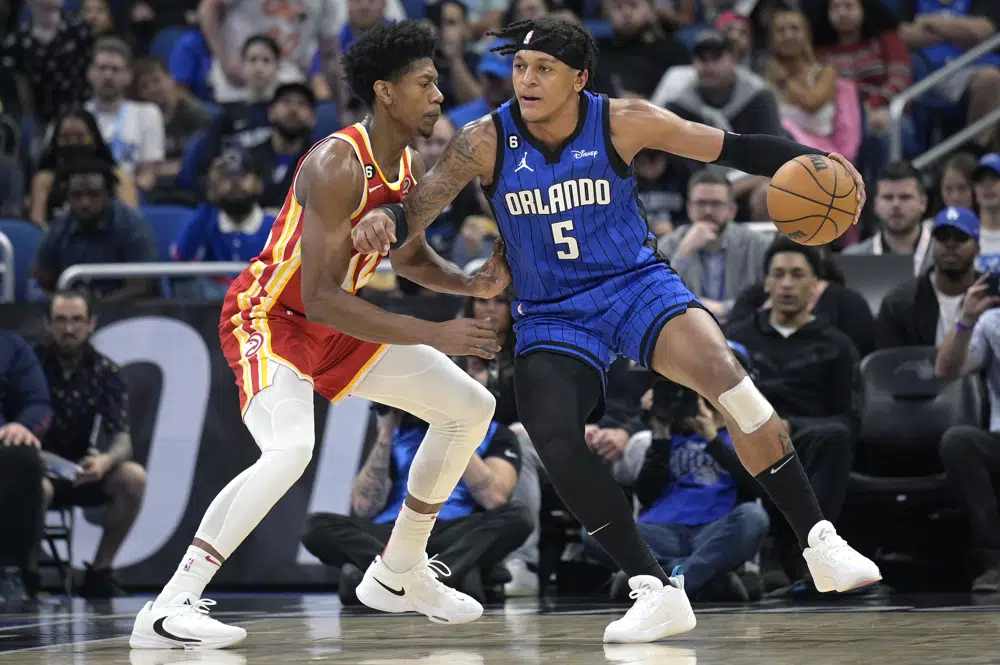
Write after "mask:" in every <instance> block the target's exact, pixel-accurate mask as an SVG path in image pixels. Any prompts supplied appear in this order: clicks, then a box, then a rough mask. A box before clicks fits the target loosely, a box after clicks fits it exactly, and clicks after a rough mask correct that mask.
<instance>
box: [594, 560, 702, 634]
mask: <svg viewBox="0 0 1000 665" xmlns="http://www.w3.org/2000/svg"><path fill="white" fill-rule="evenodd" d="M676 572H677V571H676V569H675V574H676ZM628 584H629V586H630V587H632V593H630V594H629V598H633V599H635V605H633V606H632V607H631V609H629V611H628V612H626V613H625V616H623V617H622V618H621V619H618V621H612V622H611V623H610V624H608V627H607V628H606V629H605V630H604V641H605V642H619V643H637V642H655V641H656V640H662V639H663V638H664V637H670V636H671V635H677V634H679V633H686V632H687V631H689V630H691V629H692V628H694V627H695V624H696V623H697V621H696V620H695V618H694V610H692V609H691V601H689V600H688V597H687V594H686V593H684V576H683V575H676V577H671V578H670V584H668V585H667V586H663V582H661V581H660V580H658V579H656V578H655V577H653V576H651V575H637V576H636V577H633V578H632V579H630V580H629V581H628Z"/></svg>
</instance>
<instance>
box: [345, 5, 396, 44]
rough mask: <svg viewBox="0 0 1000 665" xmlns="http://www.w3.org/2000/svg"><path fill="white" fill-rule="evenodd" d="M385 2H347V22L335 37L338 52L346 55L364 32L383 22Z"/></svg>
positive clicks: (384, 19) (384, 18)
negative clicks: (338, 47)
mask: <svg viewBox="0 0 1000 665" xmlns="http://www.w3.org/2000/svg"><path fill="white" fill-rule="evenodd" d="M385 9H386V6H385V0H347V21H346V22H345V23H344V25H343V27H341V29H340V34H339V35H338V36H337V41H338V45H339V46H340V51H341V52H342V53H346V52H347V49H349V48H350V47H351V44H353V43H354V40H356V39H357V38H358V36H359V35H360V34H361V33H363V32H364V31H365V30H368V29H370V28H374V27H375V26H376V25H378V24H379V23H383V22H385V21H386V20H387V19H386V16H385Z"/></svg>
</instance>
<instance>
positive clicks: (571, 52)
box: [514, 30, 587, 69]
mask: <svg viewBox="0 0 1000 665" xmlns="http://www.w3.org/2000/svg"><path fill="white" fill-rule="evenodd" d="M517 51H541V52H542V53H548V54H549V55H551V56H552V57H553V58H556V59H557V60H559V61H561V62H564V63H566V65H567V66H569V67H570V68H572V69H587V54H586V51H585V50H584V49H583V48H582V47H581V46H580V45H579V44H577V43H576V42H573V41H570V40H568V39H566V38H565V37H560V36H559V35H556V34H553V33H551V32H540V31H538V30H529V31H528V32H526V33H525V35H524V37H521V39H520V41H519V42H518V44H517V49H515V51H514V52H515V53H516V52H517Z"/></svg>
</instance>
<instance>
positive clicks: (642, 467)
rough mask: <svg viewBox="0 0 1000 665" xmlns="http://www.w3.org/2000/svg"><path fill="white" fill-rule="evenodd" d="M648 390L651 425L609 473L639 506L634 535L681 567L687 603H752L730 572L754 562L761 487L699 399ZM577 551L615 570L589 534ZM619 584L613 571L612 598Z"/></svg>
mask: <svg viewBox="0 0 1000 665" xmlns="http://www.w3.org/2000/svg"><path fill="white" fill-rule="evenodd" d="M738 357H739V356H738ZM650 392H651V393H652V394H651V395H649V396H646V397H645V401H646V403H647V415H646V420H647V421H648V423H649V427H648V429H645V430H643V431H641V432H638V433H637V434H635V435H634V436H633V437H632V438H631V439H630V440H629V442H628V446H627V448H626V452H625V456H624V458H623V461H622V463H621V464H619V465H617V466H616V472H615V475H616V478H617V479H618V480H619V482H623V484H625V485H627V486H631V488H632V490H633V491H634V493H635V497H636V499H638V501H639V504H640V505H641V506H642V508H641V512H640V513H639V517H638V520H637V521H638V523H639V531H640V533H641V534H642V536H643V538H645V540H646V542H647V543H649V547H650V549H651V550H652V552H653V556H655V557H656V560H657V561H659V563H660V565H661V566H663V568H664V570H673V568H674V567H675V566H680V567H681V570H682V571H683V574H684V589H685V591H687V593H688V594H689V595H691V596H692V597H695V598H698V599H699V600H716V601H725V600H735V601H743V602H745V601H747V600H750V597H749V593H748V590H747V589H746V587H745V586H744V584H743V582H742V581H741V580H740V578H739V577H738V576H737V575H736V574H735V572H734V571H735V570H736V568H737V566H740V565H741V564H743V563H744V562H746V561H749V560H750V559H753V558H754V556H756V554H757V552H758V551H759V550H760V546H761V542H762V541H763V539H764V536H766V535H767V532H768V527H769V523H770V520H769V518H768V515H767V511H766V510H765V509H764V508H763V507H762V506H761V505H760V504H758V503H756V502H755V501H754V499H755V498H756V497H757V495H759V494H760V487H759V484H758V483H757V482H756V481H755V480H754V479H753V477H752V476H751V475H750V474H749V472H747V470H746V469H745V468H743V465H742V463H741V462H740V460H739V457H738V456H737V455H736V451H735V450H734V449H733V442H732V439H731V438H730V436H729V432H728V431H727V430H726V425H725V420H724V419H723V418H722V416H721V415H720V414H719V413H718V412H717V411H715V410H714V409H713V408H712V407H711V406H709V405H708V404H706V403H705V401H704V400H703V399H702V398H701V397H699V396H697V395H694V394H693V393H690V392H689V391H686V389H684V388H682V387H680V386H678V385H677V384H675V383H672V382H670V381H666V380H664V381H661V382H660V383H658V384H657V385H656V387H654V388H653V389H652V390H651V391H650ZM681 395H688V396H689V397H690V399H689V400H682V398H681ZM682 403H685V404H687V403H690V404H692V405H694V406H696V407H697V411H696V412H695V413H697V415H694V416H690V415H687V414H684V415H681V414H680V411H682V409H681V408H679V407H680V405H681V404H682ZM583 545H584V550H585V551H586V552H587V553H588V554H589V555H591V556H592V557H594V558H595V559H597V560H598V561H600V562H601V563H604V564H605V565H608V566H609V567H612V568H614V567H615V566H614V564H613V562H612V561H611V559H610V557H608V556H607V554H605V552H604V550H603V549H602V548H601V546H600V545H598V544H597V541H596V540H594V538H593V537H592V536H591V535H590V534H589V533H586V532H584V533H583ZM624 581H625V580H624V573H618V575H617V576H616V583H615V584H614V585H613V590H612V594H613V595H618V589H626V590H627V584H624V583H623V582H624ZM709 582H715V584H709Z"/></svg>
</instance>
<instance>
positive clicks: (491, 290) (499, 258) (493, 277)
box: [470, 238, 510, 300]
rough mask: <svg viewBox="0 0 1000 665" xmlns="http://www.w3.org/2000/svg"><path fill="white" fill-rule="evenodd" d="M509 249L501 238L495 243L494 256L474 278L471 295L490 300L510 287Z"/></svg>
mask: <svg viewBox="0 0 1000 665" xmlns="http://www.w3.org/2000/svg"><path fill="white" fill-rule="evenodd" d="M506 255H507V247H506V245H504V244H503V240H502V239H501V238H497V239H496V241H495V242H494V243H493V255H492V256H490V258H489V259H487V261H486V263H484V264H483V265H482V267H481V268H480V269H479V270H478V272H476V274H475V275H474V276H473V277H472V286H471V288H470V295H471V296H473V297H474V298H481V299H483V300H489V299H491V298H495V297H497V296H498V295H500V294H501V293H503V292H504V289H506V288H507V287H508V286H510V268H509V267H508V266H507V258H506Z"/></svg>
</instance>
